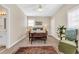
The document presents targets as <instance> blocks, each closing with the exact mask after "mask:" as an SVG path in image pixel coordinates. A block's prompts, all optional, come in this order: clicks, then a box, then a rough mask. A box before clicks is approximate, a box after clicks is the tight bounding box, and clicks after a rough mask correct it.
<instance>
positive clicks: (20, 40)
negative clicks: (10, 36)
mask: <svg viewBox="0 0 79 59" xmlns="http://www.w3.org/2000/svg"><path fill="white" fill-rule="evenodd" d="M25 37H26V35H24V36H22V37H21V38H20V39H19V40H17V41H16V42H14V43H13V44H11V45H10V46H8V47H7V48H11V47H13V46H14V45H15V44H17V43H18V42H20V41H21V40H23V39H24V38H25Z"/></svg>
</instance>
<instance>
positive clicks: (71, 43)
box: [61, 40, 76, 47]
mask: <svg viewBox="0 0 79 59" xmlns="http://www.w3.org/2000/svg"><path fill="white" fill-rule="evenodd" d="M61 42H64V43H67V44H70V45H73V46H75V47H76V43H75V41H69V40H61Z"/></svg>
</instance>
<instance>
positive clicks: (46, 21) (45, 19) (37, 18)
mask: <svg viewBox="0 0 79 59" xmlns="http://www.w3.org/2000/svg"><path fill="white" fill-rule="evenodd" d="M29 19H33V20H35V21H41V22H42V23H43V26H44V25H47V29H48V33H49V34H50V17H49V16H48V17H47V16H28V20H29Z"/></svg>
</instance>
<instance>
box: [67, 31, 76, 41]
mask: <svg viewBox="0 0 79 59" xmlns="http://www.w3.org/2000/svg"><path fill="white" fill-rule="evenodd" d="M66 39H68V40H70V41H75V40H76V39H77V29H67V30H66Z"/></svg>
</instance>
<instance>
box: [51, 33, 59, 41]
mask: <svg viewBox="0 0 79 59" xmlns="http://www.w3.org/2000/svg"><path fill="white" fill-rule="evenodd" d="M50 36H52V37H54V38H56V39H57V40H60V39H59V38H58V37H56V36H54V35H52V34H50Z"/></svg>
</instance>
